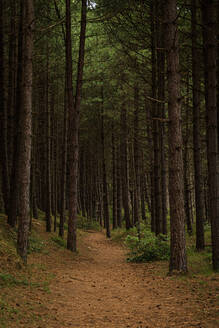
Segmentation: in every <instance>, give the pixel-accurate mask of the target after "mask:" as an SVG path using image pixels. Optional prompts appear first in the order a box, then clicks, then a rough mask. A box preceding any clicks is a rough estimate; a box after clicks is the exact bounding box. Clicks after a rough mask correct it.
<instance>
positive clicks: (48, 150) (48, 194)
mask: <svg viewBox="0 0 219 328" xmlns="http://www.w3.org/2000/svg"><path fill="white" fill-rule="evenodd" d="M45 97H46V198H47V200H46V231H47V232H51V231H52V214H51V208H52V204H51V194H52V183H51V182H52V181H51V113H50V105H49V53H48V44H47V64H46V78H45Z"/></svg>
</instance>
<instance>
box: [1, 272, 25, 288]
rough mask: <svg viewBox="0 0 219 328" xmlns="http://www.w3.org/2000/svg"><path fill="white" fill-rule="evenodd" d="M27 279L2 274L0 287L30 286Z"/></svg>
mask: <svg viewBox="0 0 219 328" xmlns="http://www.w3.org/2000/svg"><path fill="white" fill-rule="evenodd" d="M28 285H29V283H28V281H27V280H26V279H22V280H20V279H17V278H15V277H14V276H12V275H11V274H9V273H0V287H13V286H28Z"/></svg>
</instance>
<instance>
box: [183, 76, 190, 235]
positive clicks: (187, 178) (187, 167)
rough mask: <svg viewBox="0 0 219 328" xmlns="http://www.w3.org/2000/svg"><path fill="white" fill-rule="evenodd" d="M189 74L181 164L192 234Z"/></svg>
mask: <svg viewBox="0 0 219 328" xmlns="http://www.w3.org/2000/svg"><path fill="white" fill-rule="evenodd" d="M189 112H190V108H189V74H187V100H186V104H185V136H184V153H183V164H184V195H185V214H186V225H187V230H188V233H189V234H192V220H191V211H190V207H191V206H190V188H191V186H190V158H189V157H190V154H189V141H190V140H189V139H190V130H189V120H190V117H189Z"/></svg>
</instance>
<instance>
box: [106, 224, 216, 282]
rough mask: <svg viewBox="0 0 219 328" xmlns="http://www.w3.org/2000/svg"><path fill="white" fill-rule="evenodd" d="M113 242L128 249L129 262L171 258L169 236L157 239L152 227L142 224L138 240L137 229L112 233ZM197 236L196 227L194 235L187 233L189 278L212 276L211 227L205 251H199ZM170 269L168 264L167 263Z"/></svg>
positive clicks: (118, 230) (208, 226)
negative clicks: (197, 248) (151, 230)
mask: <svg viewBox="0 0 219 328" xmlns="http://www.w3.org/2000/svg"><path fill="white" fill-rule="evenodd" d="M112 240H113V241H115V242H116V243H119V244H122V245H125V247H126V248H127V249H128V254H127V261H129V262H152V261H168V260H169V256H170V248H169V243H170V242H169V235H168V236H167V237H166V236H164V235H160V236H158V237H156V236H155V235H154V234H153V233H151V232H150V226H149V225H145V224H141V238H140V240H139V238H138V232H137V229H136V227H134V228H132V229H130V230H128V231H127V230H126V229H124V228H122V229H116V230H113V231H112ZM195 242H196V236H195V225H194V227H193V233H192V234H188V233H186V248H187V258H188V270H189V273H188V275H187V277H193V276H194V275H205V276H208V275H212V274H213V270H212V254H211V229H210V225H208V224H206V225H205V244H206V246H205V249H204V250H203V251H197V250H196V246H195ZM167 267H168V262H167Z"/></svg>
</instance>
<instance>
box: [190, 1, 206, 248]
mask: <svg viewBox="0 0 219 328" xmlns="http://www.w3.org/2000/svg"><path fill="white" fill-rule="evenodd" d="M198 36H199V34H198V30H197V0H192V81H193V88H192V92H193V144H194V173H195V209H196V249H197V250H201V249H204V247H205V241H204V212H205V210H204V193H203V192H204V190H203V178H202V161H201V138H200V110H201V108H200V102H201V98H200V97H201V95H200V90H201V83H200V81H201V76H200V63H199V58H200V51H199V49H198Z"/></svg>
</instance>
